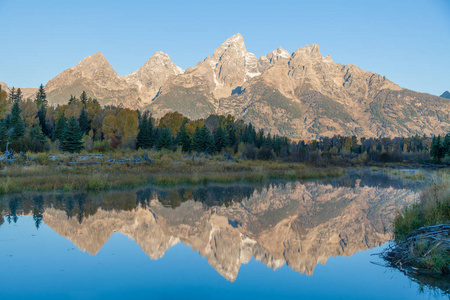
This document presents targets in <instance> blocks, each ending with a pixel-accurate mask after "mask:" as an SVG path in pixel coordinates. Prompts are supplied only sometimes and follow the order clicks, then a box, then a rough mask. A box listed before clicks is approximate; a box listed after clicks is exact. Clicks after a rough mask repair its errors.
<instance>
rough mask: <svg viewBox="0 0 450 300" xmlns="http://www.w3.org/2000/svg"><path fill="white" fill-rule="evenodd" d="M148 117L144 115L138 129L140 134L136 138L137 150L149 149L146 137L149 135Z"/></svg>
mask: <svg viewBox="0 0 450 300" xmlns="http://www.w3.org/2000/svg"><path fill="white" fill-rule="evenodd" d="M146 130H147V116H146V115H145V114H144V115H142V117H141V122H140V123H139V127H138V134H137V137H136V148H138V149H139V148H143V149H147V145H146V135H147V132H146Z"/></svg>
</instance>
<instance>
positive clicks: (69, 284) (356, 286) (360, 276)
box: [0, 217, 440, 299]
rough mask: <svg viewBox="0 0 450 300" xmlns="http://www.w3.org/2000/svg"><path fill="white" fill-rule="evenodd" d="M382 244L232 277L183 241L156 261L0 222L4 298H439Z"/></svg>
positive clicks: (116, 239) (253, 266) (112, 243)
mask: <svg viewBox="0 0 450 300" xmlns="http://www.w3.org/2000/svg"><path fill="white" fill-rule="evenodd" d="M381 250H382V247H377V248H374V249H371V250H368V251H359V252H357V253H356V254H354V255H352V256H351V257H342V256H337V257H332V258H330V259H329V260H328V261H327V263H326V265H321V264H319V265H318V266H317V267H316V269H315V271H314V274H313V275H312V276H308V275H304V274H299V273H298V272H295V271H293V270H291V269H290V268H289V267H288V266H286V265H285V266H283V267H281V268H280V269H278V270H276V271H273V270H272V269H271V268H269V267H267V266H265V265H264V264H263V263H262V262H260V261H255V260H254V259H252V260H251V261H250V262H249V263H248V264H244V265H242V267H241V270H240V272H239V275H238V278H237V279H236V281H235V282H230V281H228V280H226V279H224V278H223V277H222V276H220V275H219V274H218V273H217V272H216V271H215V270H214V269H213V268H211V266H210V265H209V264H208V262H207V260H206V259H205V258H203V257H201V256H200V254H199V253H198V252H194V251H193V250H192V249H191V248H190V247H188V246H185V245H183V244H182V243H178V244H177V245H175V246H173V247H172V248H170V249H169V250H168V251H167V252H166V254H165V255H164V257H162V258H161V259H159V260H151V259H149V258H148V257H147V256H146V254H145V253H144V252H143V251H142V250H141V249H140V248H139V246H138V245H137V244H136V243H135V242H134V241H133V240H131V239H129V238H128V237H126V236H125V235H123V234H120V233H115V234H114V235H113V236H112V237H111V238H110V239H109V240H108V242H107V243H106V244H105V245H104V247H103V248H102V249H101V250H100V252H99V253H98V254H97V255H95V256H92V255H90V254H88V253H87V252H83V251H80V250H78V249H77V248H76V247H74V245H73V244H72V243H71V242H70V241H69V240H67V239H65V238H63V237H61V236H59V235H58V234H57V233H55V232H54V231H53V230H52V229H51V228H49V227H48V226H46V225H43V226H42V227H40V228H39V230H37V229H36V228H35V226H34V221H33V219H32V218H31V217H19V221H18V223H17V224H14V223H11V224H5V225H3V226H2V227H0V265H1V272H0V294H1V299H32V298H33V299H93V298H98V299H124V298H139V299H144V298H145V299H147V298H151V299H174V298H178V299H230V298H231V299H281V298H284V299H299V298H302V299H438V298H440V297H439V296H438V295H436V294H433V293H432V292H430V291H429V290H427V289H425V291H423V292H421V291H420V287H419V285H418V284H417V283H414V282H412V281H410V280H409V279H408V278H407V277H405V276H404V274H403V273H401V272H399V271H397V270H393V269H388V268H384V267H381V266H378V265H375V264H372V263H371V261H375V262H381V261H380V259H379V258H378V256H371V254H373V253H378V252H380V251H381Z"/></svg>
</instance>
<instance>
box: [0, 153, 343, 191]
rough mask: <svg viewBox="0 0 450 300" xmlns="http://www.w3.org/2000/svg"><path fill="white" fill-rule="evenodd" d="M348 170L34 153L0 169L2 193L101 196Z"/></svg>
mask: <svg viewBox="0 0 450 300" xmlns="http://www.w3.org/2000/svg"><path fill="white" fill-rule="evenodd" d="M345 172H346V170H345V169H344V168H340V167H328V168H318V167H310V166H307V165H305V164H298V163H295V164H294V163H286V162H278V161H258V160H251V161H247V160H241V161H236V160H235V159H234V158H232V157H231V156H229V155H214V156H212V155H205V154H203V153H202V154H197V155H183V154H182V153H176V152H175V153H172V152H170V151H158V152H154V153H151V154H150V158H149V156H147V154H145V155H142V156H141V157H139V156H137V155H136V154H133V155H130V156H129V157H127V156H122V155H117V154H116V155H112V154H111V155H102V154H96V155H75V154H59V155H49V154H44V153H40V154H30V155H29V156H22V157H20V158H18V159H17V160H16V161H14V162H13V163H9V164H8V163H4V164H3V166H1V164H0V194H11V193H18V192H22V191H60V190H62V191H71V190H87V191H101V190H110V189H123V188H131V187H137V186H142V185H147V184H154V185H166V186H171V185H178V184H206V183H231V182H263V181H267V180H277V179H284V180H297V179H319V178H326V177H337V176H341V175H343V174H344V173H345Z"/></svg>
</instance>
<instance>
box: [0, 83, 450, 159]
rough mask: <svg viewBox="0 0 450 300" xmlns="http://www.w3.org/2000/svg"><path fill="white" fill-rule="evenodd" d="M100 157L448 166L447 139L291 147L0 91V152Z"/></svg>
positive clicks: (215, 122)
mask: <svg viewBox="0 0 450 300" xmlns="http://www.w3.org/2000/svg"><path fill="white" fill-rule="evenodd" d="M7 143H9V145H10V147H11V148H12V149H14V151H23V152H26V151H32V152H43V151H48V150H61V151H68V152H79V151H81V150H83V149H84V150H86V151H88V152H92V151H93V152H105V151H110V150H114V149H140V148H142V149H155V150H162V149H167V150H171V151H176V150H177V149H179V150H180V151H182V152H185V153H191V152H204V153H209V154H215V153H222V152H226V153H229V154H231V155H235V154H239V156H241V157H243V158H246V159H264V160H269V159H276V158H279V159H282V160H286V161H292V162H312V163H315V164H318V165H321V164H348V163H364V162H381V163H383V162H400V161H417V162H426V161H433V162H435V163H442V162H444V163H449V162H450V134H447V135H445V136H442V137H441V136H439V135H435V136H433V137H428V136H425V135H424V136H418V135H416V136H413V137H407V138H405V137H399V138H388V137H382V138H364V137H361V138H358V137H356V136H351V137H345V136H340V135H335V136H333V137H322V138H319V139H312V140H299V141H298V142H294V141H292V140H290V139H288V138H286V137H283V136H278V135H271V134H270V133H266V132H265V131H264V129H257V128H255V127H254V126H253V125H252V124H251V123H249V124H246V123H245V122H244V121H243V120H237V119H235V118H234V117H233V116H231V115H228V116H220V115H210V116H209V117H207V118H205V119H199V120H190V119H189V118H188V117H186V116H183V115H182V114H180V113H178V112H170V113H167V114H165V115H164V116H163V117H162V118H161V119H155V118H153V117H152V115H151V114H150V113H149V112H148V111H141V110H132V109H128V108H124V107H116V106H105V107H101V105H100V103H99V102H98V101H97V100H96V99H93V98H91V97H88V95H87V93H86V92H84V91H83V92H82V93H81V95H80V96H79V97H78V98H77V97H75V96H71V97H70V99H69V101H68V103H67V104H65V105H58V106H50V105H48V101H47V95H46V92H45V89H44V87H43V85H41V86H40V87H39V89H38V92H37V93H36V95H35V97H34V99H26V100H24V99H23V95H22V92H21V90H20V89H17V90H16V89H14V88H12V89H11V90H10V91H9V93H7V92H6V91H2V90H1V89H0V150H4V149H5V148H6V145H7Z"/></svg>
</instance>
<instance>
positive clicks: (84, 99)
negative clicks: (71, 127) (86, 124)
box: [80, 91, 88, 126]
mask: <svg viewBox="0 0 450 300" xmlns="http://www.w3.org/2000/svg"><path fill="white" fill-rule="evenodd" d="M87 100H88V98H87V94H86V92H85V91H83V92H82V93H81V95H80V101H81V103H83V106H84V107H86V103H87ZM80 126H81V124H80Z"/></svg>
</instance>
